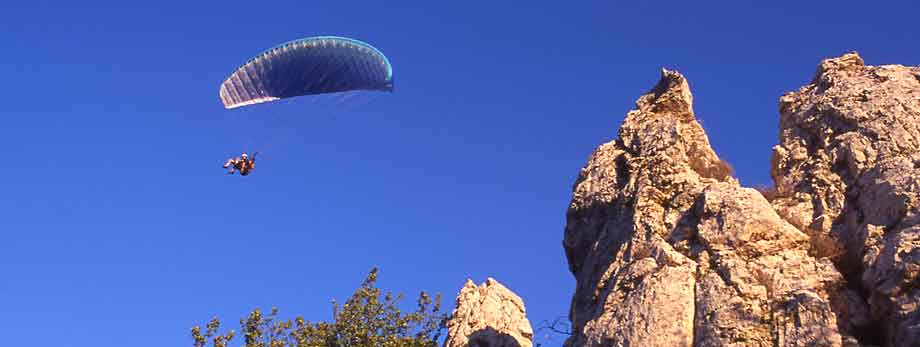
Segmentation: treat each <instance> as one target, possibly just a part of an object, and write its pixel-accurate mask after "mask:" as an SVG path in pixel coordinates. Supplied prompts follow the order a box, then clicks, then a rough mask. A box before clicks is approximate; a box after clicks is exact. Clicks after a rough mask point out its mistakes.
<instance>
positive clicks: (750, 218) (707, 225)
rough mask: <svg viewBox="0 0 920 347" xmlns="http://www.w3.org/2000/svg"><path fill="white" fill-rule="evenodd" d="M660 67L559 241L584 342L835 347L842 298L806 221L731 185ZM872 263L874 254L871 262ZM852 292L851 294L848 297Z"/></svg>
mask: <svg viewBox="0 0 920 347" xmlns="http://www.w3.org/2000/svg"><path fill="white" fill-rule="evenodd" d="M692 104H693V98H692V95H691V93H690V88H689V86H688V83H687V81H686V79H685V78H684V77H683V76H682V75H680V74H679V73H677V72H674V71H667V70H665V71H663V72H662V78H661V81H660V82H659V83H658V84H657V85H656V86H655V88H654V89H653V90H652V91H650V92H649V93H647V94H645V95H643V96H641V97H640V98H639V99H638V101H637V102H636V109H635V110H633V111H630V112H629V113H628V114H627V116H626V118H625V120H624V121H623V125H622V127H621V128H620V131H619V137H618V138H617V139H616V140H615V141H613V142H610V143H607V144H604V145H601V146H600V147H599V148H598V149H597V150H596V151H595V152H594V154H593V155H592V156H591V158H590V159H589V160H588V164H587V165H586V166H585V167H584V168H583V169H582V170H581V172H580V174H579V177H578V179H577V182H576V183H575V186H574V188H573V197H572V202H571V204H570V206H569V209H568V212H567V215H566V218H567V224H566V228H565V238H564V241H563V245H564V247H565V252H566V256H567V259H568V263H569V269H570V270H571V272H572V273H573V274H574V275H575V278H576V280H577V286H576V290H575V294H574V296H573V298H572V305H571V311H570V319H571V321H572V333H573V335H572V336H571V337H570V338H569V339H568V341H567V342H566V344H567V345H569V346H573V347H581V346H841V345H842V344H843V343H844V342H845V341H850V339H847V338H846V337H845V336H844V335H845V334H841V328H840V324H838V321H837V319H838V313H837V310H839V309H840V307H851V306H852V311H853V312H859V311H858V309H859V305H849V306H848V305H845V304H842V303H845V302H846V301H847V300H846V299H847V298H850V299H853V301H856V302H858V300H856V299H858V295H857V296H855V297H854V296H853V295H852V293H850V292H848V291H847V290H846V288H847V287H846V285H845V281H844V277H843V276H842V275H841V274H840V273H839V272H838V271H837V270H836V269H835V267H834V264H833V263H832V260H833V259H832V258H830V257H827V256H824V255H822V254H818V253H816V252H815V249H814V247H813V246H812V244H813V242H812V240H813V239H814V237H813V234H810V233H809V232H807V231H806V230H805V229H803V228H802V227H801V226H802V225H803V222H802V220H801V219H795V218H792V217H794V216H790V215H785V214H784V215H783V217H781V216H780V215H779V214H777V212H776V211H775V210H774V208H773V207H772V206H771V203H770V202H768V201H767V200H766V199H765V198H764V197H763V196H762V195H761V194H760V193H758V192H757V191H756V190H753V189H750V188H743V187H741V186H739V184H738V181H737V180H735V179H734V178H732V177H731V169H730V167H729V166H728V165H726V164H725V163H724V162H723V161H722V160H720V159H719V157H718V156H717V155H716V153H715V152H714V151H713V150H712V148H711V146H710V145H709V140H708V139H707V137H706V134H705V133H704V131H703V129H702V127H701V126H700V124H699V123H698V122H697V121H696V119H695V117H694V113H693V107H692ZM880 257H881V256H880ZM847 293H850V294H851V295H850V296H847Z"/></svg>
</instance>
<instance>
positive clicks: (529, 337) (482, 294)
mask: <svg viewBox="0 0 920 347" xmlns="http://www.w3.org/2000/svg"><path fill="white" fill-rule="evenodd" d="M444 346H445V347H532V346H533V328H532V327H531V326H530V321H528V320H527V315H526V311H525V309H524V302H523V301H522V300H521V298H520V297H518V296H517V295H516V294H514V293H513V292H511V291H510V290H508V288H505V286H503V285H501V283H498V281H496V280H494V279H492V278H489V279H487V280H486V282H485V283H483V284H482V285H480V286H478V287H477V286H476V284H475V283H473V281H471V280H467V282H466V284H464V286H463V288H462V289H460V294H458V295H457V307H456V308H455V309H454V312H453V315H451V319H450V320H449V321H448V322H447V339H446V340H445V341H444Z"/></svg>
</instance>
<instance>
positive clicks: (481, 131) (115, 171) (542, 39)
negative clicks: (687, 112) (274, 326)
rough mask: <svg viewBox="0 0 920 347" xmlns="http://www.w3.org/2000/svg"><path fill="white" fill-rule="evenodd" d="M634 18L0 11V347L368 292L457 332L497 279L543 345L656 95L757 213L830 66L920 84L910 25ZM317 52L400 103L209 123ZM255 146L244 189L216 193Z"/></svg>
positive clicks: (260, 10)
mask: <svg viewBox="0 0 920 347" xmlns="http://www.w3.org/2000/svg"><path fill="white" fill-rule="evenodd" d="M269 3H270V4H269ZM639 3H640V2H639V1H633V2H622V1H579V2H568V1H494V0H492V1H478V0H475V1H474V0H470V1H342V0H337V1H272V2H257V1H245V2H243V1H219V2H217V1H215V2H208V3H207V4H205V3H203V2H198V1H169V0H163V1H143V2H131V1H69V2H65V1H59V2H46V1H39V0H36V1H17V2H15V3H11V2H7V3H4V4H3V5H2V6H0V44H2V46H3V50H2V51H3V57H2V58H0V76H2V83H0V99H2V103H0V116H2V120H3V123H2V126H0V128H2V129H3V134H2V136H0V153H2V156H0V157H2V159H3V166H4V168H3V171H2V173H0V190H2V192H3V197H2V198H0V233H2V235H3V238H2V239H0V311H2V312H3V314H0V332H2V335H3V342H4V345H7V346H96V347H104V346H137V347H143V346H156V347H163V346H187V345H189V343H190V340H189V339H188V329H189V328H190V327H191V326H192V325H194V324H197V323H201V322H204V321H205V320H207V319H208V318H209V317H212V316H213V315H220V316H221V317H224V318H226V319H227V320H229V321H230V322H231V323H233V325H235V322H236V320H237V318H239V317H240V316H243V315H245V314H246V313H247V312H248V311H249V310H250V309H252V308H254V307H268V306H270V305H277V306H278V307H280V308H281V309H282V312H283V313H287V314H303V315H305V316H306V317H307V318H308V319H326V318H329V315H330V306H329V302H330V300H331V299H333V298H338V299H344V298H345V297H347V296H348V294H350V293H351V291H352V290H353V289H354V288H355V287H356V286H357V285H358V284H359V282H360V280H361V279H362V278H363V276H364V275H365V274H366V271H367V270H368V269H370V268H371V267H372V266H379V267H380V268H381V283H380V284H381V286H383V287H385V288H388V289H391V290H394V291H400V292H406V293H407V294H410V295H411V294H414V293H416V292H418V291H419V290H422V289H427V290H431V291H436V292H442V293H444V294H445V296H446V302H445V304H446V305H445V306H447V307H448V308H451V307H452V306H453V299H454V296H455V295H456V292H457V290H458V289H459V288H460V286H461V285H462V284H463V282H464V280H465V279H466V278H473V279H474V280H476V281H477V282H480V281H482V280H484V279H485V278H486V277H487V276H493V277H495V278H497V279H498V280H500V281H501V282H503V283H505V284H506V285H507V286H509V287H510V288H511V289H513V290H515V291H516V292H517V293H518V294H520V295H521V296H522V297H523V298H524V300H525V302H526V304H527V308H528V311H529V314H530V318H531V320H532V321H533V322H534V323H535V324H536V323H538V322H539V321H541V320H544V319H552V318H554V317H556V316H559V315H565V314H566V313H567V310H568V304H569V299H570V295H571V293H572V290H573V284H574V280H573V278H572V276H571V275H570V274H569V272H568V270H567V266H566V263H565V257H564V254H563V250H562V246H561V240H562V235H563V234H562V232H563V226H564V222H565V218H564V216H565V209H566V206H567V204H568V202H569V197H570V189H571V185H572V183H573V181H574V179H575V177H576V175H577V173H578V170H579V169H580V168H581V166H582V165H583V164H584V162H585V160H586V159H587V157H588V155H589V154H590V153H591V151H592V150H593V149H594V148H595V146H597V145H598V144H600V143H602V142H606V141H609V140H611V139H612V138H613V137H614V136H615V134H616V129H617V127H618V125H619V123H620V121H621V120H622V118H623V115H624V114H625V113H626V112H627V111H628V110H629V109H630V108H631V107H632V106H633V102H634V100H635V99H636V98H637V97H638V96H639V95H640V94H642V93H644V92H645V91H647V90H648V89H649V88H651V87H652V85H653V84H654V83H655V82H656V81H657V79H658V77H659V69H660V68H661V67H669V68H676V69H679V70H680V71H681V72H683V73H684V74H685V75H686V76H687V77H688V78H689V80H690V83H691V87H693V88H694V91H695V97H696V111H697V114H698V116H699V117H700V118H701V119H702V120H703V124H704V127H705V128H706V130H707V131H708V132H709V136H710V139H711V141H712V143H713V145H714V147H715V149H716V151H717V152H718V153H719V154H720V155H721V156H723V157H724V158H726V159H727V160H728V161H729V162H731V163H732V164H733V165H734V167H735V169H736V171H737V173H738V175H739V176H740V178H741V180H742V183H744V184H748V185H752V184H765V183H768V182H769V181H770V179H769V174H768V171H769V160H770V147H771V146H772V145H773V144H775V142H776V137H777V132H776V128H777V124H778V119H777V118H778V117H777V99H778V97H779V96H780V95H781V94H782V93H784V92H786V91H790V90H793V89H795V88H798V87H799V86H801V85H802V84H804V83H807V82H808V81H809V80H810V79H811V77H812V75H813V72H814V70H815V66H816V64H817V63H818V62H819V60H820V59H822V58H825V57H830V56H835V55H839V54H841V53H843V52H846V51H848V50H858V51H859V52H860V53H861V54H862V55H863V57H864V58H865V59H866V61H867V62H868V63H870V64H888V63H902V64H908V65H917V64H920V45H917V41H916V38H917V37H918V36H920V35H918V34H920V33H918V27H917V24H916V23H917V18H918V17H917V13H920V8H918V5H915V4H913V3H915V2H910V1H903V2H900V3H897V4H894V3H889V4H878V5H872V4H870V3H869V2H859V3H853V4H848V3H845V2H839V1H835V2H820V3H819V2H809V1H801V2H779V1H771V2H761V3H764V5H758V6H750V5H746V4H742V2H741V1H731V2H729V1H726V2H722V3H720V4H710V3H711V2H691V1H675V2H673V3H666V2H663V1H657V2H644V4H639ZM315 35H340V36H349V37H354V38H357V39H360V40H364V41H366V42H369V43H371V44H373V45H374V46H376V47H377V48H379V49H380V50H382V51H383V52H384V53H386V54H387V56H388V57H389V59H390V61H391V62H392V64H393V67H394V74H395V80H396V92H395V93H393V94H384V95H376V94H375V95H373V96H372V97H369V98H368V100H366V102H362V103H361V105H358V107H349V108H347V109H337V110H336V111H335V112H332V114H329V113H327V112H325V111H323V112H319V111H315V110H316V109H322V107H316V108H314V106H313V103H312V101H309V99H304V100H298V101H293V102H287V103H278V104H274V105H270V106H266V107H253V108H249V109H246V110H237V111H226V110H224V109H223V108H222V107H221V105H220V102H219V100H218V97H217V91H218V86H219V84H220V82H221V81H222V80H223V79H224V78H225V77H226V76H227V75H228V74H229V73H230V72H231V71H232V70H233V69H234V68H236V67H237V66H238V65H239V64H240V63H242V62H244V61H245V60H246V59H248V58H249V57H250V56H252V55H254V54H256V53H258V52H260V51H261V50H262V49H264V48H267V47H270V46H273V45H275V44H278V43H281V42H284V41H287V40H290V39H295V38H300V37H306V36H315ZM305 100H306V101H305ZM285 129H292V130H285ZM267 144H272V146H271V150H267V151H266V153H265V156H264V158H263V159H262V161H261V162H260V163H259V168H258V170H257V171H256V172H255V174H253V175H251V176H249V177H245V178H241V177H237V176H234V177H229V176H225V175H224V172H223V171H222V170H221V169H220V164H222V163H223V160H224V159H225V158H226V157H227V156H229V155H231V154H235V153H236V152H238V151H240V150H241V149H242V148H243V147H249V146H256V147H258V146H263V145H264V146H268V145H267Z"/></svg>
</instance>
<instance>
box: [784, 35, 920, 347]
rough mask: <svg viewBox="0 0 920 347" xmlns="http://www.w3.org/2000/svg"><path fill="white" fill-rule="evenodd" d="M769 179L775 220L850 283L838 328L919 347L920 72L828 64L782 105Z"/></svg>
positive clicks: (846, 59)
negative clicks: (808, 239)
mask: <svg viewBox="0 0 920 347" xmlns="http://www.w3.org/2000/svg"><path fill="white" fill-rule="evenodd" d="M772 175H773V178H774V180H775V182H776V190H777V196H779V198H777V199H776V200H774V201H773V205H774V206H775V207H776V209H777V211H779V213H780V214H781V215H782V216H783V217H784V218H785V219H786V220H788V221H790V222H792V223H793V224H795V225H796V226H797V227H799V228H800V229H801V230H804V231H806V232H807V233H809V234H810V235H812V239H813V240H815V242H813V243H814V244H815V245H816V247H815V248H816V249H815V251H816V252H818V253H820V254H822V255H828V256H831V257H832V258H834V259H835V260H836V261H837V262H838V265H839V268H840V269H841V270H842V271H843V272H844V275H845V276H846V278H847V279H848V286H849V288H850V289H849V290H848V292H847V295H846V300H842V301H841V304H840V306H841V307H840V308H839V309H838V311H840V312H842V313H843V314H844V316H845V319H842V320H841V321H842V324H841V329H842V330H844V331H849V332H852V333H853V334H857V335H858V334H860V331H863V333H862V334H865V336H860V337H861V339H863V340H872V341H868V342H867V343H872V344H877V345H884V346H918V345H920V68H916V67H904V66H900V65H885V66H866V65H865V64H864V63H863V60H862V59H861V58H860V57H859V55H857V54H855V53H850V54H846V55H844V56H841V57H838V58H834V59H827V60H825V61H823V62H821V65H820V66H819V67H818V71H817V74H816V76H815V78H814V80H813V81H812V82H811V83H810V84H808V85H806V86H804V87H802V88H801V89H799V90H798V91H796V92H793V93H788V94H786V95H784V96H783V97H782V98H781V99H780V143H779V145H777V146H775V147H774V149H773V160H772ZM872 335H877V336H872Z"/></svg>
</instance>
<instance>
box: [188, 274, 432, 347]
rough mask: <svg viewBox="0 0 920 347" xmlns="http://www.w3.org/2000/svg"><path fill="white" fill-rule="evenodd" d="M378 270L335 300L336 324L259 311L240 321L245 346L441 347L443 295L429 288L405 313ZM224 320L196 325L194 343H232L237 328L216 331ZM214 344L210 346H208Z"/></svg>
mask: <svg viewBox="0 0 920 347" xmlns="http://www.w3.org/2000/svg"><path fill="white" fill-rule="evenodd" d="M376 282H377V269H373V270H371V272H370V274H368V276H367V278H366V279H365V280H364V282H363V283H362V284H361V287H359V288H358V289H357V290H356V291H355V292H354V294H352V296H351V297H350V298H349V299H348V300H347V301H345V303H344V304H342V305H339V304H338V303H335V302H333V321H332V322H316V323H314V322H308V321H305V320H304V319H303V317H297V318H295V319H294V320H280V319H278V309H277V308H272V310H271V312H270V313H269V314H268V315H267V316H265V315H263V314H262V312H261V311H260V310H259V309H255V310H253V311H252V312H251V313H250V314H249V316H248V317H246V318H245V319H241V320H240V331H241V332H242V334H241V335H242V336H243V345H242V346H243V347H437V344H438V339H439V338H440V335H441V332H442V331H443V328H444V323H445V321H446V318H447V317H446V315H444V314H442V313H441V312H440V311H441V296H440V294H438V295H436V296H435V297H434V298H433V299H432V298H431V297H430V296H428V294H426V293H425V292H422V293H421V294H420V295H419V297H418V302H417V307H416V309H415V311H412V312H408V313H405V312H402V311H401V310H400V309H399V307H398V304H399V302H400V301H401V300H402V299H403V296H402V294H399V295H396V296H394V295H393V293H390V292H386V293H383V292H382V291H381V290H380V289H379V288H377V287H375V286H374V285H375V283H376ZM219 330H220V320H219V319H217V318H214V319H212V320H211V321H210V322H208V324H207V327H206V329H205V331H204V332H203V333H202V331H201V327H198V326H196V327H194V328H192V339H193V340H194V347H209V346H210V347H229V346H230V345H229V344H230V341H231V340H233V338H234V337H235V336H236V335H235V332H234V331H232V330H231V331H230V332H228V333H225V334H218V331H219ZM209 342H210V344H208V343H209Z"/></svg>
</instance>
